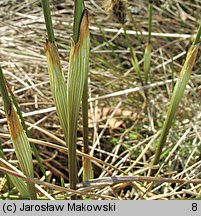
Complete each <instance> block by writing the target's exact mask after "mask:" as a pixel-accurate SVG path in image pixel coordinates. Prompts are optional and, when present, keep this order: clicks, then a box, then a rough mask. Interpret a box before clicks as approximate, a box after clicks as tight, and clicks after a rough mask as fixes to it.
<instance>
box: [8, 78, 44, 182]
mask: <svg viewBox="0 0 201 216" xmlns="http://www.w3.org/2000/svg"><path fill="white" fill-rule="evenodd" d="M6 85H7V88H8V91H9V93H10V96H11V98H12V101H13V104H14V106H15V109H16V111H17V114H18V116H19V118H20V121H21V124H22V126H23V129H24V131H25V132H26V135H27V137H30V135H29V131H28V127H27V125H26V123H25V121H24V117H23V116H22V112H21V109H20V107H19V105H18V103H17V100H16V97H15V95H14V94H13V92H12V90H11V88H10V86H9V84H8V82H6ZM30 144H31V148H32V150H33V152H34V155H35V157H36V160H37V161H38V165H39V167H40V170H41V172H42V173H43V175H44V176H45V179H46V180H47V176H46V172H45V168H44V166H43V164H42V160H41V158H40V156H39V153H38V150H37V148H36V146H35V145H34V144H32V143H30Z"/></svg>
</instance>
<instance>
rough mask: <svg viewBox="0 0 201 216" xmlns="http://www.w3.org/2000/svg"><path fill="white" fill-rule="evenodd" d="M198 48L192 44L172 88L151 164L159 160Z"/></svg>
mask: <svg viewBox="0 0 201 216" xmlns="http://www.w3.org/2000/svg"><path fill="white" fill-rule="evenodd" d="M198 49H199V44H197V45H195V46H192V47H191V48H190V50H189V51H188V54H187V56H186V61H185V63H184V65H183V67H182V70H181V73H180V76H179V79H178V80H177V83H176V85H175V88H174V91H173V94H172V97H171V100H170V106H169V108H168V112H167V117H166V119H165V122H164V125H163V128H162V132H161V135H160V138H159V144H158V147H157V149H156V153H155V157H154V161H153V165H156V164H158V162H159V160H160V155H161V152H162V149H163V147H164V145H165V142H166V139H167V135H168V133H169V130H170V127H171V125H172V121H173V119H174V117H175V113H176V111H177V108H178V106H179V102H180V101H181V98H182V96H183V93H184V90H185V88H186V84H187V83H188V81H189V79H190V76H191V73H192V69H193V66H194V63H195V60H196V56H197V53H198ZM154 172H155V171H154V170H153V171H152V172H151V174H154Z"/></svg>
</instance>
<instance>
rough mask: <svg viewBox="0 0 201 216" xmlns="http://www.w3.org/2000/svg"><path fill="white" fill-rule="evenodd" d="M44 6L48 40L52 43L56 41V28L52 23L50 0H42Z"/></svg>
mask: <svg viewBox="0 0 201 216" xmlns="http://www.w3.org/2000/svg"><path fill="white" fill-rule="evenodd" d="M42 7H43V14H44V18H45V24H46V29H47V36H48V40H49V41H50V42H51V43H53V42H54V41H55V38H54V30H53V25H52V17H51V12H50V4H49V0H42Z"/></svg>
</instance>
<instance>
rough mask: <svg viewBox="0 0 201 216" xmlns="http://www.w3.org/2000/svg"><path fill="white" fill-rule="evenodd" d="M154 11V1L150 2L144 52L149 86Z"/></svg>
mask: <svg viewBox="0 0 201 216" xmlns="http://www.w3.org/2000/svg"><path fill="white" fill-rule="evenodd" d="M152 9H153V1H149V6H148V11H149V26H148V40H147V44H146V48H145V52H144V75H145V85H147V83H148V80H149V73H150V65H151V32H152Z"/></svg>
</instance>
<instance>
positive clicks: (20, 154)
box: [0, 67, 37, 199]
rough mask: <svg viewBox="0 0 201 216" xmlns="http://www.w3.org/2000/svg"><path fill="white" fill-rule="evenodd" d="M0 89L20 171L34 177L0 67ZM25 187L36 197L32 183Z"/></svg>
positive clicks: (27, 144) (21, 129) (22, 132)
mask: <svg viewBox="0 0 201 216" xmlns="http://www.w3.org/2000/svg"><path fill="white" fill-rule="evenodd" d="M0 82H1V85H0V90H1V93H2V97H3V101H4V109H5V114H6V118H7V122H8V128H9V132H10V135H11V139H12V143H13V146H14V148H15V153H16V156H17V159H18V161H19V166H20V168H21V170H22V172H23V173H24V174H25V175H26V176H29V177H32V178H33V177H34V171H33V163H32V151H31V146H30V143H29V141H28V138H27V135H26V133H25V131H24V129H23V127H22V124H21V122H20V120H19V117H18V115H17V112H16V111H15V109H14V108H13V104H12V101H11V100H10V98H9V94H8V89H7V87H6V82H5V79H4V76H3V73H2V70H1V67H0ZM27 188H28V191H29V195H30V198H31V199H36V198H37V197H36V192H35V187H34V184H32V183H29V182H28V183H27Z"/></svg>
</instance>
